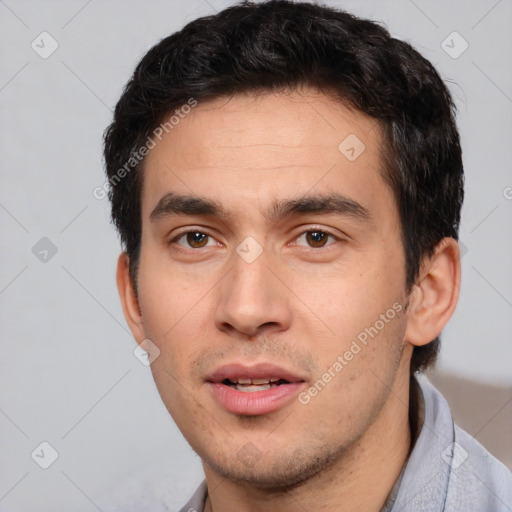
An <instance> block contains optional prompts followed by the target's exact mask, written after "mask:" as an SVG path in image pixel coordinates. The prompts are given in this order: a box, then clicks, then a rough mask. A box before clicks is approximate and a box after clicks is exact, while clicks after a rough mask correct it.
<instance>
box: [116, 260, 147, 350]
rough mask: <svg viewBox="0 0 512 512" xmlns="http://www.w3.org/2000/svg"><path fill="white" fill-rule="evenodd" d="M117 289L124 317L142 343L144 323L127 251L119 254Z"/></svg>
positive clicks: (136, 339) (137, 339)
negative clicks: (131, 275)
mask: <svg viewBox="0 0 512 512" xmlns="http://www.w3.org/2000/svg"><path fill="white" fill-rule="evenodd" d="M116 280H117V289H118V291H119V297H120V299H121V305H122V306H123V312H124V317H125V318H126V321H127V322H128V326H129V327H130V330H131V331H132V334H133V337H134V338H135V341H136V342H137V343H139V344H140V343H141V342H142V341H143V340H144V339H145V338H146V335H145V332H144V324H143V322H142V314H141V311H140V307H139V301H138V300H137V296H136V295H135V291H134V289H133V284H132V280H131V277H130V259H129V258H128V255H127V254H126V252H123V253H121V254H120V255H119V258H118V260H117V273H116Z"/></svg>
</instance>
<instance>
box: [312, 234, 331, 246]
mask: <svg viewBox="0 0 512 512" xmlns="http://www.w3.org/2000/svg"><path fill="white" fill-rule="evenodd" d="M328 237H329V235H328V234H327V233H324V232H322V231H308V232H307V233H306V241H307V243H308V244H309V245H310V246H311V247H323V246H324V245H325V244H326V243H327V239H328Z"/></svg>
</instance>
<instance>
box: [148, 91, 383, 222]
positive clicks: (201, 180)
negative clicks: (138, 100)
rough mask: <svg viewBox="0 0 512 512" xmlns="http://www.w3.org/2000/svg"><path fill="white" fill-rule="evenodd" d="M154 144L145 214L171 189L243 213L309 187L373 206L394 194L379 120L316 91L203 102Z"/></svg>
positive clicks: (300, 192)
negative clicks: (386, 175) (386, 171)
mask: <svg viewBox="0 0 512 512" xmlns="http://www.w3.org/2000/svg"><path fill="white" fill-rule="evenodd" d="M156 142H157V144H156V147H155V148H154V149H152V150H151V151H150V152H149V154H148V155H147V157H146V161H145V165H144V171H143V173H144V185H143V194H142V215H143V218H145V219H147V218H148V217H149V214H150V212H151V209H152V208H154V206H155V204H156V203H157V202H158V200H159V199H160V198H161V197H162V196H163V195H164V194H165V193H167V192H177V193H181V194H187V195H195V196H200V197H212V196H213V197H215V199H216V200H218V201H221V202H222V203H223V204H225V205H226V208H228V209H229V208H230V207H232V208H233V209H234V210H236V209H238V210H239V211H240V206H241V202H242V206H243V208H242V210H246V209H247V208H249V207H250V206H253V205H259V206H260V207H261V208H263V209H264V208H265V205H266V204H267V203H268V204H270V203H271V202H273V201H275V200H276V199H280V198H286V199H288V198H291V197H300V196H301V195H304V194H306V193H309V192H315V193H317V194H318V193H326V192H333V191H334V192H338V193H342V194H344V195H345V196H347V197H352V198H353V199H354V200H357V201H358V202H362V203H366V204H368V205H370V204H372V203H373V202H375V200H376V199H378V196H379V195H380V196H382V195H383V194H384V195H386V194H387V195H388V196H389V195H390V191H389V190H388V188H387V186H386V185H385V183H384V180H383V178H382V172H383V166H382V163H381V156H380V154H381V144H382V140H381V131H380V127H379V125H378V124H377V122H376V121H375V120H374V119H372V118H370V117H368V116H366V115H364V114H363V113H361V112H358V111H355V110H353V109H350V108H348V107H347V106H345V105H344V104H343V103H341V102H340V101H338V100H335V99H332V98H329V97H327V96H325V95H323V94H321V93H318V92H316V91H313V90H303V91H301V92H299V91H294V92H289V93H279V94H270V93H267V94H259V95H255V94H252V95H249V94H247V95H237V96H233V97H230V98H217V99H215V100H213V101H208V102H204V103H201V102H199V103H198V105H197V106H196V107H194V108H193V109H192V110H191V112H190V113H188V114H186V115H183V116H182V117H180V121H179V123H178V124H176V125H174V126H173V128H172V129H170V130H169V133H166V134H164V136H163V137H162V139H161V140H160V141H158V140H157V141H156ZM381 198H382V197H381ZM388 199H389V197H388ZM388 206H389V205H388Z"/></svg>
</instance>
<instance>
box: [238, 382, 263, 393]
mask: <svg viewBox="0 0 512 512" xmlns="http://www.w3.org/2000/svg"><path fill="white" fill-rule="evenodd" d="M235 389H236V390H237V391H245V392H246V393H253V392H254V391H266V390H267V389H270V384H268V383H267V384H264V385H262V386H249V385H247V384H237V385H236V386H235Z"/></svg>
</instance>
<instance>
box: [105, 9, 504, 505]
mask: <svg viewBox="0 0 512 512" xmlns="http://www.w3.org/2000/svg"><path fill="white" fill-rule="evenodd" d="M453 110H454V107H453V104H452V100H451V97H450V94H449V92H448V91H447V89H446V87H445V85H444V84H443V82H442V80H441V79H440V77H439V75H438V74H437V72H436V71H435V70H434V69H433V67H432V66H431V64H430V63H429V62H428V61H426V60H425V59H424V58H423V57H421V55H419V54H418V53H417V52H416V51H415V50H414V49H413V48H412V47H411V46H410V45H408V44H406V43H404V42H402V41H399V40H396V39H394V38H391V37H390V36H389V34H388V32H387V31H386V30H385V29H384V28H382V27H380V26H379V25H377V24H374V23H372V22H369V21H365V20H361V19H358V18H356V17H353V16H351V15H349V14H347V13H345V12H341V11H338V10H334V9H330V8H327V7H321V6H318V5H314V4H309V3H291V2H288V1H281V0H280V1H270V2H263V3H258V4H254V3H243V4H240V5H235V6H232V7H230V8H228V9H226V10H224V11H222V12H220V13H218V14H217V15H215V16H210V17H206V18H201V19H198V20H195V21H193V22H191V23H189V24H188V25H187V26H186V27H185V28H184V29H183V30H181V31H180V32H178V33H176V34H173V35H171V36H170V37H168V38H166V39H164V40H163V41H161V42H160V43H159V44H157V45H156V46H155V47H154V48H152V49H151V50H150V51H149V52H148V53H147V55H146V56H145V57H144V58H143V59H142V61H141V62H140V64H139V65H138V66H137V69H136V70H135V73H134V75H133V77H132V79H131V80H130V82H129V83H128V85H127V87H126V89H125V91H124V93H123V95H122V97H121V99H120V101H119V102H118V104H117V107H116V110H115V118H114V122H113V123H112V124H111V126H110V127H109V128H108V130H107V132H106V137H105V160H106V167H107V174H108V179H109V183H110V187H111V188H110V199H111V202H112V217H113V220H114V222H115V224H116V226H117V228H118V229H119V232H120V235H121V240H122V242H123V246H124V249H125V250H124V252H123V253H122V254H121V255H120V257H119V261H118V271H117V282H118V287H119V293H120V297H121V301H122V305H123V310H124V313H125V316H126V319H127V322H128V324H129V326H130V329H131V331H132V333H133V335H134V337H135V339H136V341H137V342H138V343H139V344H140V345H141V347H142V348H144V349H145V350H147V351H148V355H149V359H150V361H151V370H152V373H153V376H154V379H155V382H156V385H157V388H158V390H159V393H160V395H161V397H162V400H163V402H164V403H165V405H166V407H167V409H168V410H169V412H170V414H171V416H172V417H173V419H174V421H175V422H176V424H177V425H178V427H179V428H180V430H181V432H182V433H183V435H184V436H185V438H186V439H187V441H188V442H189V443H190V445H191V446H192V448H193V449H194V450H195V451H196V452H197V453H198V454H199V456H200V457H201V459H202V462H203V467H204V472H205V477H206V479H205V482H203V484H202V485H201V486H200V487H199V489H198V490H197V492H196V493H195V495H194V496H193V497H192V498H191V500H190V501H189V503H187V504H186V505H185V506H184V507H183V509H182V510H183V511H193V510H196V511H214V512H230V511H235V510H237V511H241V510H247V511H257V510H263V509H265V510H269V509H270V510H279V511H284V512H286V511H291V510H308V511H313V510H322V511H334V510H336V511H349V510H350V511H391V510H392V511H398V510H414V511H416V510H418V511H419V510H421V511H427V510H428V511H442V510H446V511H464V512H466V511H469V510H471V511H486V512H489V511H505V510H512V475H511V474H510V472H509V471H508V470H507V469H506V468H505V467H504V466H503V465H502V464H501V463H500V462H498V461H497V460H496V459H494V458H493V457H492V456H491V455H490V454H488V453H487V452H486V451H485V450H484V448H483V447H481V446H480V445H479V444H478V443H477V442H476V441H475V440H474V439H472V438H471V437H470V436H469V435H468V434H466V433H465V432H464V431H462V430H461V429H460V428H458V427H456V426H455V427H454V425H453V421H452V419H451V415H450V411H449V408H448V406H447V404H446V402H445V401H444V399H443V398H442V396H441V395H440V394H439V392H438V391H437V390H435V389H434V388H433V387H432V386H431V385H430V384H429V382H428V381H427V380H426V379H425V378H423V377H421V376H420V377H417V374H418V373H419V372H421V370H423V369H425V368H426V367H428V366H429V365H432V364H433V363H434V362H435V359H436V355H437V352H438V348H439V335H440V333H441V331H442V329H443V327H444V326H445V325H446V323H447V322H448V320H449V319H450V317H451V315H452V313H453V311H454V309H455V306H456V303H457V299H458V293H459V285H460V262H459V249H458V244H457V237H458V227H459V221H460V209H461V204H462V199H463V167H462V161H461V150H460V145H459V137H458V133H457V129H456V126H455V121H454V115H453Z"/></svg>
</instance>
